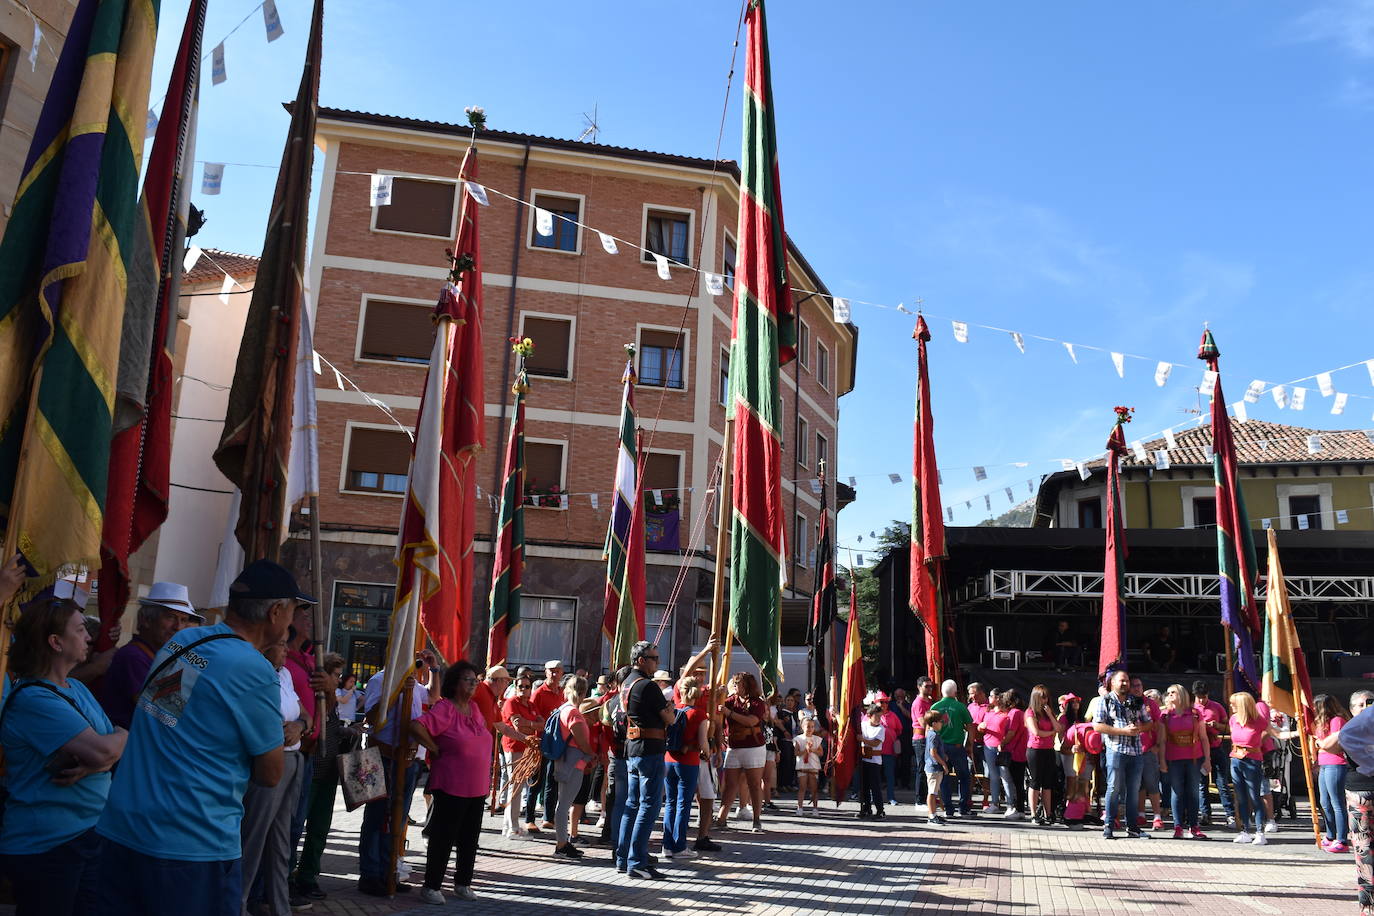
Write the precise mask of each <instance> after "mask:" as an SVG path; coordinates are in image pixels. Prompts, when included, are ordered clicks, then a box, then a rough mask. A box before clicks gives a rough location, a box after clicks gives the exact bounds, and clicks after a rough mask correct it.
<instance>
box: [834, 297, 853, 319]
mask: <svg viewBox="0 0 1374 916" xmlns="http://www.w3.org/2000/svg"><path fill="white" fill-rule="evenodd" d="M831 313H832V315H833V317H834V319H835V323H836V324H848V323H849V300H848V299H841V298H840V297H838V296H836V297H835V298H834V299H832V300H831Z"/></svg>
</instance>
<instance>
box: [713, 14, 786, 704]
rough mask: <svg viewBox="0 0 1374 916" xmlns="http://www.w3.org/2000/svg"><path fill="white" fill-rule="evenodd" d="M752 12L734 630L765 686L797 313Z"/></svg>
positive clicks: (735, 391)
mask: <svg viewBox="0 0 1374 916" xmlns="http://www.w3.org/2000/svg"><path fill="white" fill-rule="evenodd" d="M745 19H746V22H747V24H748V28H749V34H748V41H747V50H746V60H745V92H744V149H743V156H742V159H741V165H740V174H741V192H740V204H739V233H738V240H739V251H738V256H737V260H736V280H735V315H734V331H733V336H732V339H731V345H730V405H729V412H730V417H731V418H732V419H733V421H734V423H735V433H734V435H735V443H736V447H735V454H734V459H733V462H732V466H731V467H732V472H733V484H732V490H731V507H732V509H733V515H732V519H731V524H730V560H731V565H730V628H731V630H732V631H733V632H734V633H735V636H736V638H737V639H738V641H739V643H740V645H742V646H744V648H745V649H746V650H747V651H748V652H749V654H750V655H751V656H753V659H754V661H755V662H757V663H758V666H759V670H760V672H761V674H762V678H763V682H764V693H765V694H767V693H771V692H772V691H774V690H775V689H776V688H777V685H778V683H779V681H780V680H781V677H782V668H781V654H782V651H781V645H780V640H781V631H780V626H781V613H780V611H781V605H782V582H783V575H784V570H785V569H786V563H785V562H784V554H785V552H786V545H785V543H784V519H785V518H786V512H785V511H784V507H783V499H782V440H781V429H782V393H781V387H780V385H779V371H778V370H779V367H780V366H781V365H782V364H783V363H786V362H788V361H790V360H791V359H792V358H793V356H795V355H796V354H795V347H796V315H795V312H794V306H793V303H792V295H791V292H790V291H789V289H788V287H789V282H788V272H787V242H786V236H785V235H784V233H783V221H782V199H781V196H780V186H779V181H778V155H777V135H776V131H775V129H774V126H773V111H772V107H771V94H770V93H771V82H770V78H769V65H768V36H767V29H766V25H765V22H764V13H763V0H750V3H749V9H748V11H747V13H746V15H745Z"/></svg>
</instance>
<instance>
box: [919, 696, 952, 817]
mask: <svg viewBox="0 0 1374 916" xmlns="http://www.w3.org/2000/svg"><path fill="white" fill-rule="evenodd" d="M922 722H923V724H924V726H925V730H926V759H925V768H926V785H927V786H929V789H927V791H928V792H929V793H930V794H929V796H928V797H927V798H926V810H927V811H929V812H930V817H928V818H927V819H926V823H927V824H931V825H934V826H943V825H944V824H945V819H944V817H943V816H942V815H941V814H940V781H941V780H942V779H944V777H945V775H946V774H948V773H949V761H948V760H946V759H945V754H944V749H943V746H942V745H941V744H940V729H942V728H944V727H945V726H946V725H948V724H949V718H948V717H947V716H946V715H945V714H944V713H943V712H940V711H939V710H935V709H932V710H931V711H930V712H928V713H926V714H925V718H924V719H922Z"/></svg>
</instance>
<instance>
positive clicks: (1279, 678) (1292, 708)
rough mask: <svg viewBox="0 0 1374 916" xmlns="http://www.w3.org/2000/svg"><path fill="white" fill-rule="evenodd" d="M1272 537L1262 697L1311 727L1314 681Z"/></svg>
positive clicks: (1272, 533)
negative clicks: (1310, 673)
mask: <svg viewBox="0 0 1374 916" xmlns="http://www.w3.org/2000/svg"><path fill="white" fill-rule="evenodd" d="M1267 533H1268V535H1269V573H1268V576H1267V577H1266V584H1265V589H1266V591H1265V599H1264V641H1263V643H1262V645H1263V649H1262V651H1261V653H1260V665H1261V668H1262V669H1263V671H1264V683H1263V687H1262V691H1261V692H1262V695H1263V697H1264V702H1266V703H1268V704H1269V708H1270V709H1272V710H1276V711H1278V712H1281V713H1284V714H1285V715H1289V716H1293V717H1295V718H1296V717H1297V716H1298V715H1299V713H1301V714H1302V716H1303V722H1304V724H1305V727H1306V728H1310V727H1311V725H1312V700H1313V694H1312V678H1311V676H1310V675H1309V674H1308V672H1307V657H1306V656H1305V655H1303V652H1302V644H1301V643H1300V642H1299V641H1298V629H1297V626H1296V625H1295V624H1294V623H1293V609H1292V607H1290V606H1289V604H1288V585H1287V584H1286V583H1285V582H1284V579H1283V564H1282V563H1280V562H1279V541H1278V535H1276V534H1275V533H1274V529H1273V528H1270V529H1269V531H1268V532H1267Z"/></svg>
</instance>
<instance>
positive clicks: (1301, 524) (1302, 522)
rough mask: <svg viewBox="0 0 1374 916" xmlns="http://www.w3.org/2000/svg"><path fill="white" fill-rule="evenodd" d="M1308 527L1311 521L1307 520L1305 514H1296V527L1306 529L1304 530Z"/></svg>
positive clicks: (1310, 525)
mask: <svg viewBox="0 0 1374 916" xmlns="http://www.w3.org/2000/svg"><path fill="white" fill-rule="evenodd" d="M1310 527H1312V523H1311V522H1310V521H1308V519H1307V516H1305V515H1299V516H1298V528H1299V530H1302V531H1306V530H1307V529H1308V528H1310Z"/></svg>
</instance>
